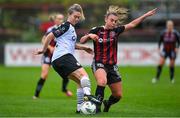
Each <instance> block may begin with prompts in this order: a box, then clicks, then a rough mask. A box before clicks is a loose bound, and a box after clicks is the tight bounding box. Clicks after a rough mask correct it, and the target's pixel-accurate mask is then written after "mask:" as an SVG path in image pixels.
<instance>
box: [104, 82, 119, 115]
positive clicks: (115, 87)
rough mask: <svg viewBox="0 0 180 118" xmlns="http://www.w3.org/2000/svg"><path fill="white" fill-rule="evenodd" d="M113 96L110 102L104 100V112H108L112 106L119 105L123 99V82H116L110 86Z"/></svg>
mask: <svg viewBox="0 0 180 118" xmlns="http://www.w3.org/2000/svg"><path fill="white" fill-rule="evenodd" d="M109 88H110V89H111V92H112V95H111V96H110V97H109V99H108V100H104V101H103V104H104V110H103V111H104V112H108V111H109V108H110V107H111V105H113V104H115V103H117V102H118V101H119V100H120V99H121V98H122V84H121V82H116V83H113V84H110V85H109Z"/></svg>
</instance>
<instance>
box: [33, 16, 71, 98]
mask: <svg viewBox="0 0 180 118" xmlns="http://www.w3.org/2000/svg"><path fill="white" fill-rule="evenodd" d="M49 19H50V21H52V22H53V23H54V25H53V26H51V27H49V28H48V29H47V31H46V33H45V35H44V36H43V38H42V43H44V39H45V37H46V36H47V35H48V34H49V33H50V32H52V29H53V28H55V27H57V26H59V25H61V23H63V21H64V15H63V14H60V13H55V14H52V15H50V17H49ZM55 45H56V42H55V40H51V42H50V43H49V46H48V49H47V50H46V52H45V53H44V54H43V55H42V62H41V63H42V64H41V76H40V79H39V80H38V82H37V85H36V89H35V93H34V96H33V99H37V98H39V96H40V92H41V91H42V88H43V86H44V83H45V82H46V79H47V77H48V73H49V69H50V67H51V58H52V54H53V51H54V47H55ZM68 82H69V79H67V78H64V79H63V81H62V92H64V93H65V94H66V96H72V95H73V94H72V92H71V91H70V90H68V89H67V85H68Z"/></svg>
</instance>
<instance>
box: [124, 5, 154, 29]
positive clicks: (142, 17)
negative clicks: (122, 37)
mask: <svg viewBox="0 0 180 118" xmlns="http://www.w3.org/2000/svg"><path fill="white" fill-rule="evenodd" d="M156 11H157V8H155V9H153V10H151V11H148V12H147V13H145V14H143V15H142V16H140V17H139V18H136V19H135V20H133V21H132V22H130V23H128V24H126V25H125V31H127V30H130V29H132V28H134V27H136V26H137V25H138V24H139V23H141V22H142V21H143V20H144V19H146V18H147V17H150V16H153V15H154V14H155V13H156Z"/></svg>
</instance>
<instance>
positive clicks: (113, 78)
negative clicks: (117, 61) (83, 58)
mask: <svg viewBox="0 0 180 118" xmlns="http://www.w3.org/2000/svg"><path fill="white" fill-rule="evenodd" d="M99 68H103V69H104V70H105V71H106V73H107V84H108V85H111V84H113V83H117V82H121V76H120V74H119V71H118V66H117V65H104V64H102V63H96V62H93V63H92V70H93V72H95V71H97V70H98V69H99Z"/></svg>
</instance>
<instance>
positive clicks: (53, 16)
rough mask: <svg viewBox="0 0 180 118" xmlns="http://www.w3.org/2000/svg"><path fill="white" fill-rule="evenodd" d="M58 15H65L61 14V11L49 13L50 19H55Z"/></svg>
mask: <svg viewBox="0 0 180 118" xmlns="http://www.w3.org/2000/svg"><path fill="white" fill-rule="evenodd" d="M58 15H62V16H64V15H63V14H61V13H52V14H50V15H49V20H50V21H54V20H55V19H56V18H57V16H58Z"/></svg>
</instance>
